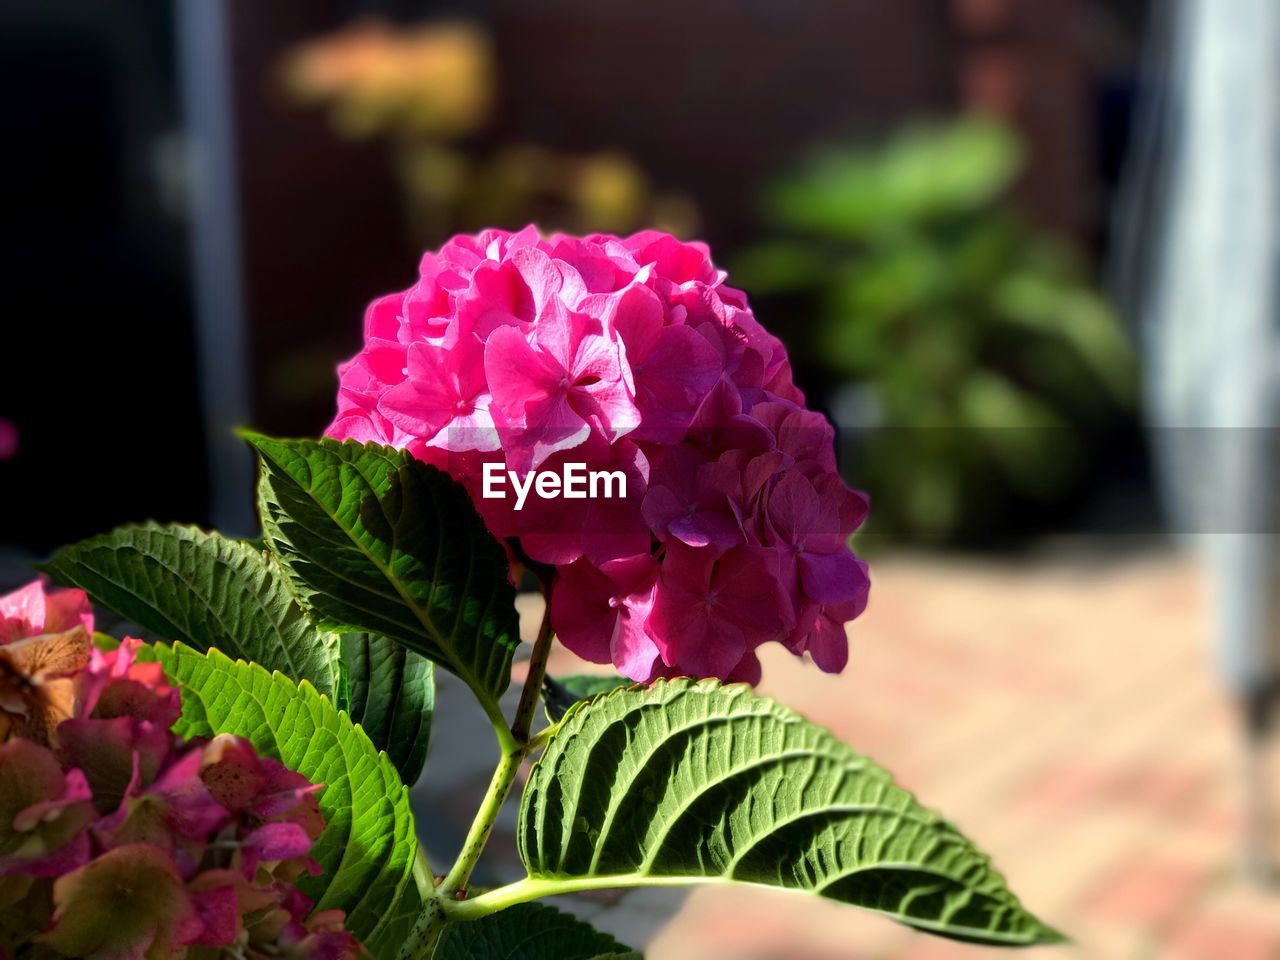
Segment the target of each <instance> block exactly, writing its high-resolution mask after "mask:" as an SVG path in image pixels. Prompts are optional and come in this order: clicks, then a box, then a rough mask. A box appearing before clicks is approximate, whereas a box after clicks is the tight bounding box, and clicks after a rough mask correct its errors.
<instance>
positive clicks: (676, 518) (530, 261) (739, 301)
mask: <svg viewBox="0 0 1280 960" xmlns="http://www.w3.org/2000/svg"><path fill="white" fill-rule="evenodd" d="M419 274H420V276H419V279H418V282H417V283H416V284H414V286H412V287H411V288H409V289H408V290H406V291H404V292H401V293H395V294H392V295H390V296H386V297H382V298H381V299H379V300H376V301H374V303H373V304H371V305H370V307H369V310H368V312H367V314H366V317H365V329H364V347H363V349H362V350H361V351H360V353H359V354H358V355H357V356H355V357H354V358H353V359H352V360H351V361H349V362H348V363H345V364H343V365H342V367H340V369H339V373H340V378H341V384H340V390H339V394H338V414H337V417H336V419H335V420H334V422H333V423H332V424H331V425H330V427H329V429H328V431H327V433H328V435H329V436H332V437H337V438H340V439H347V438H350V439H355V440H359V441H376V442H379V443H385V444H390V445H392V446H395V447H399V448H404V449H407V450H409V451H410V452H412V453H413V454H414V455H415V456H417V457H419V458H421V459H423V460H426V461H427V462H430V463H434V464H436V465H438V466H441V467H443V468H444V469H446V470H447V471H449V472H450V473H451V474H452V475H453V476H454V477H456V478H458V479H459V480H461V481H462V482H463V483H464V484H466V485H467V487H468V489H469V490H470V492H471V493H472V497H473V499H474V500H475V503H476V506H477V508H478V509H479V510H480V512H481V514H482V515H483V517H484V518H485V521H486V523H487V524H488V525H489V528H490V530H491V531H492V532H493V533H494V534H495V535H497V536H498V537H501V538H504V539H509V540H510V541H511V542H512V543H513V544H518V554H522V555H523V556H525V557H528V558H530V559H532V560H535V561H538V562H540V563H544V564H549V565H553V566H554V567H555V568H556V569H557V571H558V577H557V582H556V585H555V588H554V591H553V600H552V623H553V626H554V627H555V630H556V634H557V635H558V636H559V638H560V639H561V641H563V642H564V643H565V644H566V645H567V646H568V647H569V648H570V649H572V650H574V651H575V652H577V653H578V654H580V655H581V656H584V657H586V658H587V659H589V660H593V661H596V662H600V663H607V662H612V663H613V664H614V665H615V666H616V667H617V669H618V670H619V671H620V672H622V673H623V674H625V675H626V676H628V677H631V678H633V679H636V680H640V681H647V680H650V679H652V678H654V677H657V676H670V675H676V674H690V675H694V676H700V677H721V678H729V679H739V680H746V681H749V682H755V681H756V680H757V679H758V678H759V673H760V666H759V661H758V659H757V657H756V654H755V650H756V648H757V647H759V646H760V645H761V644H763V643H767V642H769V641H779V642H781V643H783V644H785V645H786V646H787V647H788V648H789V649H790V650H791V651H792V652H794V653H796V654H803V653H808V654H809V655H810V656H811V657H812V658H813V660H814V661H815V662H816V663H817V664H818V665H819V666H820V667H821V668H822V669H824V670H828V671H838V670H841V669H842V668H843V667H844V665H845V663H846V660H847V656H848V648H847V641H846V637H845V632H844V625H845V623H846V622H847V621H849V620H852V619H853V618H854V617H856V616H857V615H858V614H859V613H860V612H861V611H862V609H863V608H864V606H865V604H866V600H867V592H868V588H869V580H868V577H867V569H866V565H865V564H864V563H862V561H860V560H858V559H857V558H856V557H855V556H854V555H853V553H852V552H851V551H850V549H849V548H848V546H847V540H848V538H849V535H850V534H851V533H852V532H853V531H854V530H855V529H856V528H857V527H858V526H859V524H861V522H862V520H863V518H864V517H865V516H866V512H867V500H866V497H865V496H864V495H863V494H861V493H858V492H856V491H852V490H850V489H848V488H847V487H846V486H845V485H844V483H843V482H842V481H841V479H840V477H839V475H838V474H837V473H836V464H835V457H834V452H833V439H834V437H833V431H832V428H831V426H830V424H829V423H828V422H827V421H826V419H825V418H824V417H822V416H821V415H820V414H818V413H815V412H813V411H811V410H808V409H806V408H805V406H804V396H803V394H802V393H801V392H800V390H799V389H797V387H796V386H795V384H794V383H793V381H792V376H791V366H790V363H789V361H788V359H787V354H786V350H785V349H784V348H783V346H782V344H781V343H780V342H779V341H778V340H777V338H775V337H773V336H772V335H770V334H769V333H768V332H767V331H766V330H765V329H764V328H763V327H762V326H761V325H760V324H759V323H758V322H757V321H756V319H755V317H754V315H753V314H752V312H751V309H750V307H749V306H748V304H747V300H746V297H745V295H744V294H743V293H742V292H741V291H739V290H735V289H733V288H731V287H729V286H726V285H725V283H724V280H725V274H724V272H723V271H720V270H717V269H716V268H715V266H714V265H713V264H712V262H711V260H710V257H709V254H708V250H707V248H706V247H705V246H704V245H702V244H697V243H683V242H681V241H679V240H677V239H676V238H675V237H672V236H669V235H667V234H663V233H657V232H645V233H640V234H636V235H635V236H631V237H625V238H620V237H614V236H606V235H596V236H590V237H585V238H576V237H568V236H560V235H556V236H551V237H548V238H543V237H541V236H540V235H539V234H538V232H537V231H536V230H535V229H534V228H532V227H528V228H526V229H524V230H522V231H520V232H518V233H508V232H506V231H501V230H488V231H485V232H484V233H481V234H479V235H478V236H459V237H455V238H453V239H452V240H450V241H449V242H448V243H447V244H445V245H444V247H443V248H441V250H440V251H439V252H437V253H427V254H426V255H425V256H424V257H423V258H422V263H421V266H420V268H419ZM486 462H493V463H503V465H504V469H509V470H511V471H514V473H515V474H516V476H517V478H519V477H525V476H526V475H527V474H528V473H529V472H530V471H540V472H542V471H554V472H556V473H558V474H561V475H563V473H564V466H565V464H569V463H582V464H585V465H586V470H588V471H616V472H620V473H622V474H623V475H624V476H625V477H626V478H627V496H626V497H625V498H616V499H606V498H603V497H597V498H594V499H591V498H588V499H567V498H564V497H561V496H558V495H557V493H556V491H555V490H554V487H549V489H550V491H551V493H550V495H547V496H539V495H538V494H539V491H537V490H536V489H535V490H533V491H531V492H530V493H529V496H528V500H527V501H526V502H525V503H524V505H523V508H522V509H521V510H516V509H514V497H507V498H505V499H486V498H485V497H483V496H482V495H481V493H482V489H483V481H482V475H483V467H484V464H485V463H486ZM507 489H508V490H509V489H510V485H508V487H507Z"/></svg>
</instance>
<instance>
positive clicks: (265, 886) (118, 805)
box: [0, 582, 360, 960]
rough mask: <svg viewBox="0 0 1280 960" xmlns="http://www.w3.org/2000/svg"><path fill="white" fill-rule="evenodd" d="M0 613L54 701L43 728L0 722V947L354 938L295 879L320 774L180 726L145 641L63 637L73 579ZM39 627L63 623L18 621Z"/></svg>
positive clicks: (321, 947) (3, 648) (89, 952)
mask: <svg viewBox="0 0 1280 960" xmlns="http://www.w3.org/2000/svg"><path fill="white" fill-rule="evenodd" d="M0 616H3V617H4V620H3V621H0V622H3V623H7V624H8V625H9V630H10V632H11V633H13V632H15V631H16V632H17V633H18V634H20V635H23V636H21V637H20V639H17V640H13V641H10V642H7V643H4V644H0V667H3V668H4V670H6V671H9V674H10V679H12V678H13V676H14V675H16V674H15V671H20V670H23V669H26V668H27V667H28V666H30V663H31V662H33V661H31V660H30V658H31V657H35V658H36V660H35V661H34V662H36V663H39V664H42V666H41V667H40V669H41V670H42V671H43V672H44V673H47V674H50V675H51V676H55V677H56V680H57V682H58V683H60V684H62V685H63V686H62V687H61V688H59V689H60V693H59V696H60V698H61V701H60V702H61V703H62V706H63V707H64V709H65V714H66V716H65V717H64V718H63V719H61V720H60V722H58V723H57V724H56V726H54V727H53V728H52V729H46V728H45V727H43V726H38V727H34V728H32V729H33V732H35V733H38V734H39V737H38V738H31V737H27V736H25V735H24V731H23V728H22V727H21V726H20V725H10V726H9V727H8V728H7V729H5V730H0V914H2V915H5V916H6V917H9V918H12V922H9V923H5V924H0V956H11V955H16V954H19V953H20V952H21V951H22V950H23V949H36V950H37V951H38V952H39V955H40V956H46V955H47V956H64V957H86V956H104V957H105V956H111V957H143V956H146V957H156V958H163V957H181V956H187V955H188V954H189V953H190V948H201V951H200V956H209V957H216V956H225V957H238V958H242V960H250V958H260V960H265V958H267V957H295V958H299V960H301V958H312V957H324V958H330V960H346V958H350V960H354V958H355V957H356V956H358V955H359V952H360V950H359V945H358V944H357V943H356V942H355V940H354V938H353V937H352V936H351V934H350V933H347V932H346V931H344V930H343V929H342V926H343V922H344V917H343V916H342V914H341V913H340V912H338V913H336V914H335V912H333V911H321V912H318V913H317V912H313V911H312V909H311V908H312V903H311V901H310V900H309V899H308V898H307V897H306V896H304V895H303V894H302V893H301V892H300V891H299V890H298V889H297V887H296V886H295V885H294V881H295V880H297V878H298V877H299V876H300V875H301V874H303V873H315V872H317V871H318V869H319V868H318V866H317V865H316V864H315V862H314V861H313V860H312V859H311V857H310V852H311V847H312V843H313V842H314V840H315V838H316V837H317V836H318V835H319V833H320V831H321V830H322V829H323V827H324V820H323V818H322V816H321V813H320V808H319V806H318V804H317V802H316V798H315V794H316V791H317V790H319V787H318V786H316V785H314V784H312V783H310V782H309V781H308V780H307V779H306V778H305V777H303V776H301V775H299V774H297V773H294V772H293V771H291V770H289V769H287V768H286V767H284V766H283V765H282V764H281V763H279V762H278V761H276V760H273V759H271V758H269V757H263V756H260V755H258V753H257V752H256V751H255V750H254V749H253V747H252V746H251V745H250V744H249V743H248V742H247V741H245V740H241V739H239V738H236V737H231V736H220V737H216V738H214V739H213V740H209V741H204V740H192V741H184V740H182V739H181V738H179V737H177V736H176V735H175V734H174V733H173V732H172V731H171V729H170V728H171V726H172V724H173V723H174V721H175V720H176V719H177V718H178V716H179V714H180V712H181V705H180V694H179V691H178V690H177V689H175V688H172V687H170V686H169V685H168V683H167V682H166V680H165V676H164V673H163V670H162V669H161V667H160V664H158V663H147V662H141V661H139V660H138V659H137V655H138V652H139V650H140V648H141V643H140V642H139V641H137V640H125V641H124V642H123V643H122V644H121V645H120V646H119V647H117V648H116V649H114V650H111V651H103V650H99V649H97V648H94V647H92V646H88V645H78V644H77V645H69V641H68V639H67V638H68V637H69V636H71V635H77V636H83V635H84V634H85V633H86V626H89V627H91V626H92V613H91V611H90V610H89V608H88V605H87V603H85V602H84V598H83V594H80V592H79V591H56V592H53V593H49V592H47V591H45V590H44V588H43V585H42V584H40V583H39V582H37V583H35V584H32V585H31V586H29V587H27V588H25V589H24V590H22V591H19V592H18V593H17V594H11V595H9V596H8V597H4V598H0ZM14 624H21V627H20V628H19V627H15V626H14ZM66 627H70V629H69V630H63V629H62V628H66ZM42 628H43V629H52V630H61V631H62V632H59V633H40V634H32V635H30V636H26V635H25V634H27V633H29V631H30V630H33V629H42ZM15 649H18V650H21V651H27V653H26V654H25V655H24V656H25V659H24V658H18V657H14V656H9V654H11V653H12V651H14V650H15ZM41 651H44V652H43V653H42V652H41ZM54 655H56V661H51V660H50V657H51V656H54ZM6 656H7V657H8V658H7V659H6ZM55 662H56V669H55V667H54V665H53V664H54V663H55ZM0 676H2V674H0ZM30 680H31V677H29V676H28V677H26V678H25V679H24V681H23V683H24V688H25V687H27V686H30ZM41 682H42V683H44V684H46V685H47V684H49V683H51V682H52V680H50V679H49V678H45V679H44V680H42V681H41ZM37 686H38V685H37ZM2 694H3V687H2V686H0V695H2ZM33 945H39V946H38V947H33Z"/></svg>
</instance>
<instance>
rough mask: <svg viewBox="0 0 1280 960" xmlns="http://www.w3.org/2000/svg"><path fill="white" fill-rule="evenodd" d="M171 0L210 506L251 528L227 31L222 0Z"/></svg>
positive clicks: (235, 524) (239, 526)
mask: <svg viewBox="0 0 1280 960" xmlns="http://www.w3.org/2000/svg"><path fill="white" fill-rule="evenodd" d="M175 2H176V4H177V6H176V11H175V12H176V17H175V22H176V24H177V33H178V35H177V46H178V63H179V70H180V73H181V78H182V108H183V118H184V126H185V132H186V143H187V163H188V169H189V183H190V189H189V200H188V202H189V205H190V223H191V252H192V264H191V269H192V277H193V282H194V289H195V313H196V347H197V350H198V353H199V376H200V401H201V406H202V408H203V413H204V429H205V443H206V445H207V449H208V459H209V514H210V520H211V521H212V523H213V525H214V526H215V527H217V528H219V529H220V530H224V531H226V532H227V533H229V534H233V535H252V534H256V532H257V529H256V523H255V521H254V515H253V495H252V484H253V464H252V461H251V458H250V456H249V450H248V448H247V447H246V446H245V445H244V444H243V443H241V442H240V441H239V440H238V439H237V438H236V437H235V435H234V434H233V433H232V431H233V430H234V429H235V428H236V427H237V426H240V425H242V424H244V423H245V421H246V420H247V418H248V414H249V386H248V384H249V379H248V374H249V358H248V355H247V348H246V340H247V338H246V334H245V306H244V291H243V281H242V277H241V262H240V214H239V202H240V198H239V193H238V189H237V181H236V169H235V166H236V163H235V156H236V154H235V118H234V116H233V111H232V88H231V67H230V60H229V51H228V39H227V18H228V7H229V4H230V0H175Z"/></svg>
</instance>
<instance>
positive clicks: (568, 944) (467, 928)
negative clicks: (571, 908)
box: [434, 903, 641, 960]
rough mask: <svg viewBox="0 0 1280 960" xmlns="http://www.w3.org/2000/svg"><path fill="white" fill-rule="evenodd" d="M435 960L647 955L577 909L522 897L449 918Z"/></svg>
mask: <svg viewBox="0 0 1280 960" xmlns="http://www.w3.org/2000/svg"><path fill="white" fill-rule="evenodd" d="M434 960H641V955H640V954H639V953H637V952H635V951H633V950H631V949H630V948H629V947H624V946H623V945H622V944H620V943H618V941H617V940H615V939H613V937H611V936H609V935H608V934H606V933H601V932H600V931H599V930H596V929H595V928H594V927H592V926H590V925H589V924H587V923H585V922H583V921H582V920H579V919H578V918H577V917H575V916H573V915H572V914H569V913H563V912H562V911H560V910H556V909H555V908H554V907H549V906H544V905H542V904H538V903H522V904H520V905H518V906H514V907H509V908H508V909H506V910H503V911H501V912H500V913H493V914H490V915H489V916H487V917H483V918H482V919H480V920H474V921H470V922H467V923H451V924H449V926H447V927H445V930H444V933H443V934H442V935H441V937H440V943H439V945H438V946H437V947H436V952H435V954H434Z"/></svg>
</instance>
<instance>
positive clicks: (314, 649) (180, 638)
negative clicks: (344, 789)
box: [44, 523, 435, 783]
mask: <svg viewBox="0 0 1280 960" xmlns="http://www.w3.org/2000/svg"><path fill="white" fill-rule="evenodd" d="M44 569H45V570H46V571H48V572H49V573H50V574H52V575H53V576H54V577H56V578H57V579H58V580H60V581H61V582H63V583H68V584H71V585H73V586H77V587H80V588H81V589H83V590H84V591H85V592H87V593H88V594H89V596H90V597H91V598H92V599H93V601H94V602H95V603H97V604H99V605H100V606H103V607H106V608H108V609H110V610H112V611H114V612H115V613H118V614H119V615H120V616H122V617H125V618H126V619H128V620H132V621H133V622H134V623H137V624H138V625H139V626H142V627H144V628H146V630H148V631H149V632H151V633H153V634H154V635H155V636H157V637H159V638H161V639H164V640H168V641H171V642H181V643H185V644H186V645H187V646H189V647H194V648H195V649H197V650H208V649H210V648H214V649H217V650H221V651H222V652H223V653H225V654H227V655H228V656H229V657H231V658H233V659H240V660H247V661H249V662H251V663H260V664H262V666H264V667H266V668H267V669H268V670H279V671H280V672H281V673H283V674H285V675H286V676H288V677H291V678H292V679H294V680H306V681H308V682H310V683H311V685H312V686H313V687H315V688H316V689H317V690H318V691H320V692H321V693H323V694H325V695H326V696H329V697H330V698H331V699H332V700H334V702H335V703H336V704H337V705H338V707H339V708H341V709H346V710H349V712H350V713H351V717H352V719H353V720H355V721H356V722H357V723H359V724H361V726H363V727H364V730H365V732H366V733H367V734H369V737H370V739H372V740H373V742H374V743H375V744H376V745H377V746H379V747H381V748H383V749H384V750H386V751H387V753H388V754H389V755H390V757H391V760H392V762H393V763H394V764H395V765H396V769H397V770H398V771H399V772H400V774H401V777H402V779H404V781H405V782H406V783H412V782H413V781H415V780H416V779H417V777H418V773H419V772H420V771H421V770H422V764H423V761H424V760H425V758H426V751H427V738H428V736H429V734H430V731H431V711H432V708H433V706H434V703H435V683H434V678H433V677H432V673H431V665H430V663H429V662H427V661H425V660H423V659H422V658H421V657H419V656H417V655H416V654H412V653H409V652H408V651H406V650H404V649H403V648H402V647H400V646H398V645H396V644H393V643H392V642H391V641H389V640H386V639H384V638H381V637H369V636H368V635H365V634H359V635H354V636H351V637H343V638H341V639H339V637H338V636H337V635H335V634H333V633H330V632H329V631H327V630H321V629H318V628H317V627H316V626H315V624H314V623H312V621H311V620H310V618H308V616H307V614H306V613H305V612H304V611H303V609H302V607H300V606H299V605H298V602H297V600H296V599H295V598H294V596H293V594H292V593H291V592H290V590H289V584H288V582H287V581H286V579H285V577H284V576H283V574H282V572H281V569H280V565H279V564H278V563H277V562H276V561H275V560H274V558H272V557H271V556H270V555H269V554H267V553H264V552H263V551H262V549H261V548H260V547H256V546H253V545H250V544H247V543H244V542H242V541H239V540H232V539H230V538H228V537H224V536H222V535H221V534H219V533H216V532H215V533H206V532H205V531H203V530H200V529H198V528H196V527H189V526H176V525H169V526H162V525H160V524H156V523H146V524H140V525H136V526H127V527H120V528H118V529H116V530H113V531H111V532H110V533H104V534H102V535H101V536H97V537H93V538H91V539H89V540H84V541H81V542H80V543H74V544H71V545H70V546H67V547H63V548H62V549H61V550H59V551H58V552H57V553H55V554H54V555H53V558H52V559H51V560H50V561H49V562H48V563H47V564H45V566H44ZM339 673H340V674H341V676H342V679H343V680H344V681H345V684H344V683H339V682H338V678H337V677H336V676H335V675H336V674H339Z"/></svg>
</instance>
